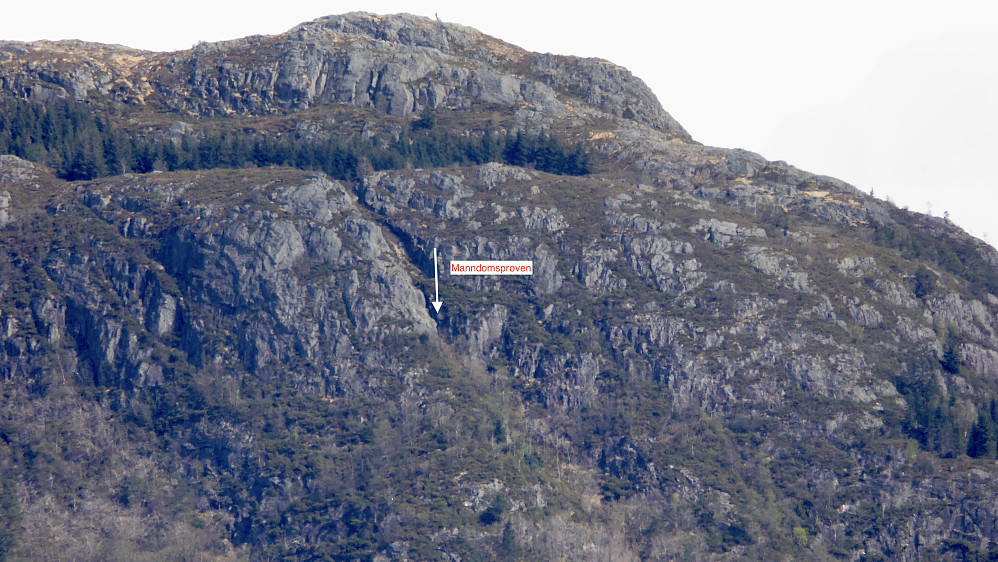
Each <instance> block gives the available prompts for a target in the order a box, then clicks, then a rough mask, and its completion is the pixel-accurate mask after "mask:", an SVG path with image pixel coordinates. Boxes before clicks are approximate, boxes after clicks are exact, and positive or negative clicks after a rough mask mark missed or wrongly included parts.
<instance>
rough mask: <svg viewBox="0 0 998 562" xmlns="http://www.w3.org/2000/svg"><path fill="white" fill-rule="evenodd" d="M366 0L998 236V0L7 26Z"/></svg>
mask: <svg viewBox="0 0 998 562" xmlns="http://www.w3.org/2000/svg"><path fill="white" fill-rule="evenodd" d="M355 10H364V11H369V12H374V13H382V14H383V13H395V12H410V13H415V14H421V15H425V16H429V17H433V15H434V14H435V13H438V14H439V16H440V18H441V19H443V20H444V21H449V22H456V23H461V24H464V25H467V26H470V27H474V28H477V29H479V30H481V31H483V32H485V33H488V34H490V35H494V36H496V37H498V38H500V39H503V40H505V41H507V42H509V43H513V44H516V45H519V46H521V47H524V48H526V49H529V50H532V51H541V52H553V53H558V54H570V55H577V56H594V57H601V58H605V59H608V60H611V61H613V62H615V63H617V64H620V65H622V66H625V67H627V68H628V69H630V70H631V71H632V72H633V73H634V74H635V75H637V76H638V77H639V78H641V79H643V80H644V81H645V82H646V83H647V84H648V85H649V86H650V87H651V88H652V90H654V91H655V93H656V95H658V97H659V100H660V101H661V102H662V105H663V106H664V107H665V109H666V110H667V111H669V112H670V113H671V114H672V116H673V117H675V118H676V119H677V120H679V122H680V123H682V124H683V126H684V127H686V129H687V130H688V131H689V132H690V133H691V134H692V135H693V137H694V138H696V139H697V140H699V141H701V142H704V143H706V144H710V145H715V146H725V147H738V148H745V149H748V150H752V151H755V152H759V153H761V154H762V155H763V156H765V157H767V158H769V159H772V160H786V161H787V162H789V163H791V164H793V165H795V166H798V167H800V168H802V169H805V170H809V171H812V172H816V173H820V174H826V175H830V176H835V177H838V178H840V179H842V180H845V181H848V182H850V183H852V184H854V185H856V186H857V187H859V188H860V189H863V190H864V191H869V190H871V189H873V190H874V192H875V194H876V195H877V196H878V197H889V198H890V199H891V200H892V201H894V202H895V203H897V204H898V205H907V206H909V207H910V208H911V209H913V210H916V211H921V212H929V211H931V213H932V214H935V215H942V214H943V212H945V211H948V212H949V215H950V219H951V220H953V221H954V222H956V223H957V224H959V225H961V226H963V227H964V228H965V229H967V230H968V231H970V232H971V233H972V234H974V235H976V236H978V237H983V238H985V239H988V240H989V241H990V242H992V243H995V241H998V222H996V221H995V219H994V213H995V211H996V209H998V2H988V1H980V2H966V1H949V2H946V3H943V2H933V3H922V2H920V1H918V0H909V1H906V2H898V1H891V2H876V1H873V0H866V1H854V0H838V1H836V2H821V3H818V2H801V1H799V0H797V1H776V0H765V1H759V2H746V1H744V0H742V1H709V2H692V1H689V0H684V1H681V2H670V1H662V2H657V3H653V2H648V1H645V2H636V1H631V0H618V1H615V2H606V1H603V2H586V1H583V0H577V1H576V2H574V3H565V2H558V3H544V2H537V1H534V2H523V1H521V0H509V1H504V2H475V1H472V0H463V1H454V0H438V1H436V2H428V1H423V0H415V1H409V2H400V1H387V0H386V1H379V0H368V1H364V2H361V1H359V0H335V1H327V2H316V1H311V0H308V1H302V2H294V1H288V2H266V3H263V2H253V1H247V2H239V3H236V2H225V3H217V4H216V3H212V2H206V1H203V0H202V1H200V2H194V1H191V0H172V1H169V2H155V3H152V2H135V1H134V0H129V1H121V0H117V1H107V0H106V1H94V2H80V1H75V2H68V1H62V0H59V1H49V2H40V1H36V2H16V3H13V5H9V6H5V7H4V8H3V9H2V11H0V39H16V40H35V39H67V38H75V39H86V40H91V41H99V42H103V43H120V44H123V45H128V46H131V47H137V48H143V49H150V50H178V49H186V48H188V47H190V46H191V45H193V44H194V43H196V42H197V41H199V40H205V41H217V40H222V39H233V38H236V37H243V36H246V35H252V34H274V33H280V32H282V31H285V30H287V29H289V28H291V27H293V26H294V25H296V24H298V23H300V22H302V21H307V20H311V19H315V18H317V17H320V16H324V15H330V14H339V13H344V12H349V11H355Z"/></svg>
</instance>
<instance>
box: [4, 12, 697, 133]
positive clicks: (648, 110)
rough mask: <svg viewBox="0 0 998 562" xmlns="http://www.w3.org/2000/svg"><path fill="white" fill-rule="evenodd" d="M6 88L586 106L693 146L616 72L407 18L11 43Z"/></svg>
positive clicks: (226, 104)
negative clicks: (180, 42) (181, 42)
mask: <svg viewBox="0 0 998 562" xmlns="http://www.w3.org/2000/svg"><path fill="white" fill-rule="evenodd" d="M88 55H96V56H95V57H91V56H88ZM53 61H56V62H53ZM67 63H68V64H67ZM0 90H6V91H9V92H13V93H16V94H18V95H23V96H27V97H31V98H32V99H37V100H39V101H45V100H48V99H53V98H58V97H67V96H68V97H72V98H75V99H77V100H85V99H87V97H88V96H94V95H98V96H109V97H111V98H113V99H116V100H120V101H123V102H126V103H141V104H146V103H153V104H156V105H161V106H165V107H166V108H169V109H171V110H175V111H181V112H187V113H193V114H197V115H208V116H216V115H228V114H232V113H240V114H241V113H250V114H267V113H273V112H276V111H283V110H289V109H290V110H301V109H307V108H309V107H313V106H317V105H324V104H333V103H347V104H351V105H356V106H360V107H369V108H374V109H376V110H377V111H379V112H382V113H385V114H388V115H392V116H406V115H410V114H412V113H419V112H420V111H422V110H423V109H424V108H468V107H470V106H472V105H474V104H498V105H503V106H517V107H523V108H526V109H525V111H526V113H525V114H524V115H527V116H536V118H541V119H544V118H551V117H565V116H568V115H570V114H573V113H575V110H573V109H571V108H570V107H569V105H567V104H566V102H569V101H570V100H572V99H577V98H581V101H583V102H585V103H586V104H588V106H590V107H592V108H593V109H595V110H597V111H599V112H604V113H608V114H610V115H613V116H616V117H620V116H622V115H624V114H625V112H626V114H627V115H628V116H632V117H631V118H632V119H634V120H635V121H636V122H639V123H643V124H646V125H649V126H651V127H654V128H655V129H658V130H660V131H663V132H668V133H670V134H672V135H675V136H678V137H682V138H689V135H688V134H687V133H686V131H685V130H683V128H682V126H680V125H679V123H677V122H676V121H675V120H674V119H672V117H670V116H669V114H668V113H666V112H665V111H664V110H663V109H662V107H661V105H660V104H659V103H658V100H656V99H655V96H654V95H653V94H652V93H651V91H650V90H649V89H648V87H647V86H645V85H644V84H643V83H642V82H641V81H640V80H638V79H636V78H634V76H632V75H631V73H630V72H628V71H627V70H625V69H623V68H621V67H619V66H616V65H614V64H611V63H609V62H607V61H603V60H598V59H578V58H574V57H560V56H555V55H538V54H535V53H529V52H526V51H524V50H522V49H519V48H517V47H515V46H512V45H509V44H506V43H503V42H502V41H499V40H497V39H495V38H492V37H489V36H486V35H483V34H482V33H479V32H478V31H475V30H473V29H470V28H466V27H463V26H460V25H455V24H444V23H441V22H439V21H432V20H429V19H426V18H422V17H416V16H411V15H408V14H400V15H394V16H376V15H373V14H368V13H361V12H355V13H351V14H346V15H343V16H330V17H326V18H321V19H318V20H315V21H313V22H309V23H305V24H302V25H300V26H298V27H296V28H294V29H292V30H291V31H289V32H287V33H284V34H281V35H277V36H272V37H251V38H247V39H239V40H235V41H228V42H224V43H214V44H201V45H198V46H196V47H195V48H193V49H191V50H189V51H184V52H179V53H170V54H164V53H148V52H140V51H133V50H127V49H124V48H115V47H105V46H96V45H95V46H90V45H88V44H84V43H78V42H59V43H33V44H22V43H3V44H0Z"/></svg>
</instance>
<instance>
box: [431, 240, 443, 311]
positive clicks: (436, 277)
mask: <svg viewBox="0 0 998 562" xmlns="http://www.w3.org/2000/svg"><path fill="white" fill-rule="evenodd" d="M433 289H434V290H435V291H436V297H437V298H436V300H435V301H433V302H432V303H430V304H432V305H433V310H436V311H437V312H440V305H442V304H444V303H442V302H440V275H439V274H438V273H437V249H436V248H433Z"/></svg>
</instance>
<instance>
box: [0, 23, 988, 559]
mask: <svg viewBox="0 0 998 562" xmlns="http://www.w3.org/2000/svg"><path fill="white" fill-rule="evenodd" d="M676 87H677V88H679V87H688V85H684V84H681V83H677V84H676ZM0 108H2V110H0V153H2V154H4V155H3V156H0V256H2V257H0V392H2V399H0V559H2V558H5V557H6V558H9V559H12V560H59V559H62V560H208V559H213V560H294V559H302V560H326V559H329V560H378V561H389V560H453V561H457V560H467V561H471V560H521V559H522V560H673V559H684V560H736V559H737V560H742V559H748V560H767V561H769V560H796V559H813V560H984V559H993V558H994V557H995V556H996V555H998V545H996V541H998V500H996V497H998V464H996V457H998V453H996V444H998V431H996V429H998V403H996V399H998V297H996V296H995V295H996V294H998V252H996V251H995V250H994V249H993V248H991V247H990V246H988V245H987V244H985V243H983V242H981V241H979V240H976V239H974V238H972V237H970V236H969V235H967V234H966V233H964V232H963V231H962V230H960V229H959V228H957V227H956V226H954V225H952V224H950V223H949V222H948V221H947V220H944V219H942V218H936V217H932V216H927V215H922V214H919V213H915V212H911V211H909V210H907V209H902V208H898V207H896V206H894V205H893V204H891V203H890V202H889V201H883V200H879V199H876V198H874V197H872V196H871V195H868V194H865V193H862V192H860V191H858V190H856V189H855V188H853V187H852V186H850V185H848V184H846V183H844V182H841V181H838V180H836V179H833V178H829V177H823V176H817V175H814V174H811V173H808V172H805V171H802V170H798V169H796V168H794V167H792V166H790V165H788V164H786V163H784V162H772V161H767V160H766V159H764V158H762V157H761V156H759V155H757V154H753V153H751V152H747V151H744V150H729V149H723V148H714V147H708V146H704V145H702V144H700V143H697V142H696V141H695V140H693V139H692V138H691V137H690V135H689V134H688V133H687V132H686V131H685V130H684V129H683V127H682V126H681V125H680V124H679V123H677V122H676V121H675V120H674V119H673V118H672V117H671V116H670V115H669V114H668V113H667V112H666V111H665V110H664V109H663V108H662V107H661V105H660V104H659V102H658V101H657V100H656V98H655V97H654V95H653V94H652V93H651V91H650V90H649V89H648V88H647V86H645V85H644V84H643V83H642V82H641V81H640V80H639V79H638V78H635V77H634V76H632V75H631V74H630V73H629V72H628V71H627V70H625V69H623V68H621V67H619V66H616V65H614V64H612V63H610V62H607V61H604V60H599V59H581V58H574V57H568V56H555V55H550V54H538V53H531V52H527V51H525V50H523V49H520V48H518V47H516V46H513V45H509V44H507V43H504V42H502V41H501V40H499V39H496V38H493V37H489V36H486V35H483V34H481V33H479V32H477V31H475V30H473V29H470V28H467V27H462V26H460V25H455V24H449V23H442V22H439V21H434V20H428V19H425V18H420V17H415V16H410V15H393V16H376V15H372V14H366V13H352V14H346V15H342V16H330V17H326V18H321V19H319V20H316V21H313V22H308V23H305V24H302V25H300V26H298V27H296V28H294V29H292V30H290V31H288V32H287V33H284V34H281V35H276V36H266V37H263V36H256V37H247V38H245V39H239V40H235V41H227V42H222V43H212V44H199V45H197V46H195V47H194V48H192V49H190V50H187V51H181V52H172V53H154V52H146V51H138V50H134V49H129V48H126V47H121V46H116V45H102V44H94V43H83V42H76V41H54V42H49V41H44V42H35V43H17V42H0ZM940 188H941V189H942V188H943V186H940ZM464 260H466V261H478V262H481V261H494V260H502V261H517V262H530V265H531V274H530V275H515V276H512V275H510V276H507V275H452V274H451V269H450V264H451V262H454V261H464ZM435 302H442V306H440V307H439V310H436V307H435V306H434V303H435Z"/></svg>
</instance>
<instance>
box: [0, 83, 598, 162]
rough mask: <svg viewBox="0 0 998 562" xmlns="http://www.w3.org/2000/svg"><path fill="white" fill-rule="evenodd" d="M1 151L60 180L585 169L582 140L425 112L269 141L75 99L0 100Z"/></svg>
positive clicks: (587, 158)
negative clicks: (147, 130) (153, 126)
mask: <svg viewBox="0 0 998 562" xmlns="http://www.w3.org/2000/svg"><path fill="white" fill-rule="evenodd" d="M0 154H12V155H14V156H18V157H20V158H24V159H26V160H30V161H32V162H37V163H41V164H45V165H47V166H50V167H52V168H53V169H54V170H55V171H56V174H57V175H58V176H59V177H60V178H62V179H65V180H69V181H76V180H89V179H94V178H99V177H106V176H114V175H118V174H124V173H129V172H135V173H149V172H152V171H153V170H161V171H175V170H208V169H214V168H243V167H247V166H255V167H266V166H288V167H292V168H298V169H301V170H314V171H322V172H324V173H326V174H328V175H329V176H331V177H333V178H336V179H342V180H346V179H355V178H356V177H357V176H358V170H364V169H373V170H386V169H402V168H406V167H415V168H421V167H440V166H450V165H455V164H456V165H467V164H484V163H487V162H501V163H504V164H512V165H517V166H531V167H534V168H535V169H537V170H540V171H543V172H548V173H552V174H563V175H573V176H580V175H586V174H589V173H590V172H592V169H593V166H592V156H591V155H590V154H589V153H588V152H587V151H586V150H585V149H584V148H583V146H582V144H581V143H575V144H572V145H566V144H564V143H563V142H561V141H559V140H558V139H557V138H556V137H554V136H551V135H549V134H536V135H525V134H523V133H520V132H518V133H515V134H510V133H508V132H503V133H499V132H496V131H487V132H485V133H483V134H480V135H464V136H461V135H456V134H453V133H449V132H443V131H439V130H437V129H436V128H435V118H434V116H433V114H432V113H431V112H424V113H423V115H422V116H421V117H420V118H419V119H418V120H416V121H414V122H413V123H412V126H411V127H410V129H409V130H405V131H403V132H402V133H400V134H398V135H381V136H373V137H370V138H366V139H363V138H359V137H357V136H353V137H350V138H341V137H336V136H332V135H331V136H329V137H327V138H325V139H307V138H289V137H288V136H283V137H270V136H267V135H263V134H259V133H229V132H222V133H218V134H197V133H194V134H190V133H189V134H184V135H183V136H182V137H180V138H173V139H167V138H159V139H157V138H154V137H152V136H143V135H141V134H138V133H135V132H128V131H125V130H122V129H121V128H120V127H117V126H114V125H112V124H111V122H110V120H108V119H107V117H103V116H99V115H97V114H96V113H95V112H94V111H92V110H91V108H90V107H88V106H87V105H85V104H83V103H79V102H75V101H71V100H59V101H54V102H49V103H46V104H40V103H34V102H29V101H26V100H21V99H17V98H11V97H5V98H3V99H0Z"/></svg>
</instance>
